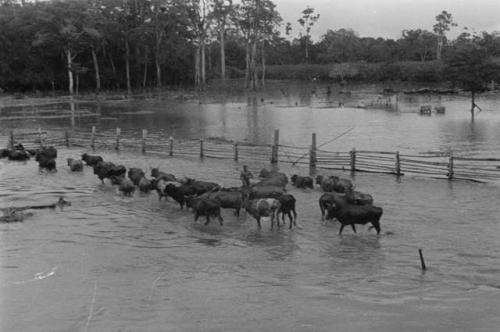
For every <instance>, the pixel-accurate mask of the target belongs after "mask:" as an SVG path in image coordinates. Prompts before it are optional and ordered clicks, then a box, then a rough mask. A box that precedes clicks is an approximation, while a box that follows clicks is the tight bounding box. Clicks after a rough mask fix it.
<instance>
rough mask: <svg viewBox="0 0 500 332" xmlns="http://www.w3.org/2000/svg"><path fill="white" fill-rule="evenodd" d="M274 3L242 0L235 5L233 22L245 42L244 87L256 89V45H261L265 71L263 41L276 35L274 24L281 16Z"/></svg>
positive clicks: (262, 63) (269, 0)
mask: <svg viewBox="0 0 500 332" xmlns="http://www.w3.org/2000/svg"><path fill="white" fill-rule="evenodd" d="M275 8H276V5H275V4H274V3H273V2H272V1H271V0H242V1H241V4H239V5H238V6H236V15H235V17H234V19H235V23H236V25H237V26H238V28H239V29H240V31H241V33H242V34H243V38H244V40H245V43H246V52H245V53H246V55H245V63H246V65H245V87H247V88H248V87H250V86H251V87H252V89H253V90H256V89H257V82H258V71H257V64H258V61H259V60H258V58H257V55H258V51H257V48H258V46H260V47H261V60H260V61H261V65H262V68H263V75H264V71H265V62H264V61H265V60H264V59H265V55H264V53H263V49H264V47H265V42H266V41H268V40H270V39H272V38H273V37H272V36H273V35H277V34H278V32H277V31H276V26H278V25H279V24H280V22H281V20H282V19H281V16H280V15H279V13H278V12H277V11H276V10H275Z"/></svg>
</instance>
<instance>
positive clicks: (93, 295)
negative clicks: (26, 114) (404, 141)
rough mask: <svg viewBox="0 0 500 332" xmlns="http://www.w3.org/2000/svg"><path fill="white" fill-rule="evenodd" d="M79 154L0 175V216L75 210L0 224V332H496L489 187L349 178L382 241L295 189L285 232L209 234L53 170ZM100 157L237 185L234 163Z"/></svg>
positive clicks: (169, 213)
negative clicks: (373, 209) (46, 167)
mask: <svg viewBox="0 0 500 332" xmlns="http://www.w3.org/2000/svg"><path fill="white" fill-rule="evenodd" d="M83 151H84V150H79V149H66V150H60V151H59V158H58V160H57V162H58V172H57V173H55V174H46V173H40V172H39V171H38V167H37V165H36V163H35V162H34V161H29V162H26V163H14V162H8V161H5V160H0V176H1V179H2V181H1V182H0V195H1V200H0V205H1V206H0V207H5V206H22V205H28V204H41V203H43V202H46V203H52V202H55V201H56V200H57V197H59V196H60V195H63V196H64V197H66V199H68V200H70V201H72V203H73V204H72V206H71V207H67V208H65V209H64V210H63V211H59V210H56V211H53V210H40V211H35V215H34V216H33V217H31V218H29V219H27V220H25V221H24V222H23V223H16V224H1V225H0V237H1V242H0V278H1V282H0V299H1V300H0V330H1V331H332V330H337V331H367V330H368V331H422V330H432V331H474V330H481V331H498V326H500V316H499V315H498V308H499V307H500V268H499V266H500V257H499V255H498V248H499V243H500V225H499V220H500V212H499V209H498V202H499V199H500V197H499V194H498V193H499V189H500V188H499V187H498V186H497V185H485V184H474V183H466V182H452V183H448V182H446V181H435V180H425V179H418V178H404V179H403V180H402V181H398V180H396V179H395V178H394V177H391V176H384V175H356V177H355V178H354V179H353V180H354V181H355V183H356V185H357V188H358V189H359V190H361V191H365V192H369V193H371V194H372V195H373V196H374V198H375V203H376V204H377V205H379V206H382V207H383V208H384V216H383V217H382V220H381V225H382V234H381V235H380V236H376V235H375V234H374V233H373V232H372V231H369V230H368V227H358V234H357V235H354V234H353V233H352V230H351V229H345V230H344V234H343V235H342V236H339V235H337V233H338V229H339V227H338V224H337V223H334V222H332V223H328V224H322V222H321V220H320V214H319V209H318V204H317V201H318V198H319V196H320V195H321V193H320V192H319V191H318V190H312V191H302V190H297V189H293V188H290V192H291V193H292V194H293V195H294V196H295V197H296V198H297V201H298V206H297V210H298V214H299V218H298V224H299V227H298V228H296V229H294V230H291V231H290V230H289V229H288V228H281V229H280V230H273V231H271V230H270V229H269V226H270V225H269V223H266V222H264V223H263V228H262V229H261V230H258V229H257V225H256V222H255V220H253V219H251V218H250V217H247V216H246V215H245V213H242V214H241V216H240V217H236V216H234V215H233V214H232V212H231V211H224V212H223V217H224V219H225V224H224V226H222V227H221V226H219V225H218V224H217V223H215V222H213V223H211V224H209V225H208V226H206V227H205V226H203V225H202V223H201V222H199V223H195V222H193V216H192V214H191V213H190V212H188V211H184V210H180V209H179V206H178V205H177V204H174V203H173V202H172V201H161V202H160V201H158V199H157V196H156V194H151V195H147V196H146V195H140V194H138V193H136V194H135V195H134V197H133V198H124V197H122V196H120V195H119V194H118V193H117V192H116V188H114V187H112V186H111V185H110V184H108V183H106V184H104V185H103V184H101V183H100V181H99V180H98V179H97V178H96V177H95V175H94V174H92V170H91V169H90V168H85V170H84V172H83V174H72V173H70V172H69V171H68V169H67V167H65V166H64V160H65V158H66V157H70V156H78V155H79V154H80V153H82V152H83ZM102 154H103V155H104V157H105V159H107V160H112V161H115V162H120V163H122V164H124V165H125V166H127V167H131V166H135V167H142V168H145V169H146V168H148V167H149V166H157V165H159V166H160V168H162V169H163V170H165V171H169V172H172V173H174V174H176V175H178V176H191V177H195V178H199V179H204V180H216V181H218V182H222V183H223V184H224V185H226V186H231V185H238V184H239V181H238V175H239V169H240V168H241V165H240V164H233V163H232V162H227V161H225V162H221V161H213V160H205V161H204V162H200V161H199V160H197V159H180V158H172V159H159V158H157V157H154V156H150V155H146V156H138V155H133V154H127V153H121V154H115V153H102ZM249 166H250V169H251V170H252V171H253V172H254V173H256V172H257V171H258V169H259V168H260V167H262V166H264V165H262V164H249ZM282 171H284V172H286V173H288V174H293V173H301V174H306V173H307V171H308V170H306V169H301V168H297V167H293V168H292V167H290V168H287V167H286V166H283V168H282ZM342 175H343V176H346V177H347V176H348V174H347V173H346V174H342ZM419 248H422V249H423V253H424V257H425V259H426V263H427V266H428V269H427V271H426V272H422V271H421V268H420V262H419V257H418V249H419Z"/></svg>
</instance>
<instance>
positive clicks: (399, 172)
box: [396, 151, 401, 176]
mask: <svg viewBox="0 0 500 332" xmlns="http://www.w3.org/2000/svg"><path fill="white" fill-rule="evenodd" d="M396 175H397V176H400V175H401V158H400V157H399V151H397V152H396Z"/></svg>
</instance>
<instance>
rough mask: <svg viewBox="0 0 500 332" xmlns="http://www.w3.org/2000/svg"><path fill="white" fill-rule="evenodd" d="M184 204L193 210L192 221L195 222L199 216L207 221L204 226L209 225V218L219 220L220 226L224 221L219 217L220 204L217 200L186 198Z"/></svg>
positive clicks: (202, 197)
mask: <svg viewBox="0 0 500 332" xmlns="http://www.w3.org/2000/svg"><path fill="white" fill-rule="evenodd" d="M186 203H187V205H188V206H189V207H191V208H192V209H193V212H194V221H197V220H198V218H199V217H200V216H205V217H206V218H207V221H206V222H205V226H206V225H208V224H209V223H210V217H216V218H218V219H219V223H220V225H221V226H222V224H223V222H224V219H222V216H221V215H220V208H221V206H220V203H219V201H218V200H216V199H214V198H210V197H204V196H201V197H194V196H188V197H186Z"/></svg>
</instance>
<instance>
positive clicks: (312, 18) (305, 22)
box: [298, 6, 319, 62]
mask: <svg viewBox="0 0 500 332" xmlns="http://www.w3.org/2000/svg"><path fill="white" fill-rule="evenodd" d="M318 20H319V14H316V15H315V14H314V8H311V7H309V6H307V7H306V9H304V10H303V11H302V17H301V18H299V19H298V22H299V24H300V25H301V26H302V28H303V29H304V30H305V32H306V34H305V43H306V45H305V46H306V62H309V44H310V43H311V28H312V27H313V25H314V24H315V23H316V22H317V21H318Z"/></svg>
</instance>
